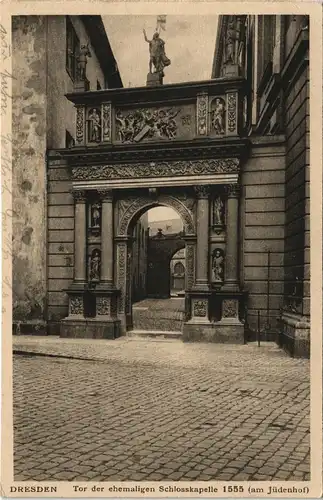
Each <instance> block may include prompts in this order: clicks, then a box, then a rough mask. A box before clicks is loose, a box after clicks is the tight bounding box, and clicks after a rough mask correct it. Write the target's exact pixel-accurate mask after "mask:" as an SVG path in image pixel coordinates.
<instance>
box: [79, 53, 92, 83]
mask: <svg viewBox="0 0 323 500" xmlns="http://www.w3.org/2000/svg"><path fill="white" fill-rule="evenodd" d="M88 57H91V52H90V49H89V46H88V45H81V49H80V53H79V55H78V57H77V70H78V79H79V80H80V81H84V80H86V65H87V58H88Z"/></svg>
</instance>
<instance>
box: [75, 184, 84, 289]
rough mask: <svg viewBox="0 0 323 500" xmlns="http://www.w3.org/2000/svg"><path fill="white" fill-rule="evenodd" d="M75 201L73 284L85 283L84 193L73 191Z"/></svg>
mask: <svg viewBox="0 0 323 500" xmlns="http://www.w3.org/2000/svg"><path fill="white" fill-rule="evenodd" d="M73 196H74V199H75V211H74V218H75V226H74V227H75V230H74V235H75V236H74V283H75V284H77V283H80V284H84V283H85V281H86V196H85V192H84V191H73Z"/></svg>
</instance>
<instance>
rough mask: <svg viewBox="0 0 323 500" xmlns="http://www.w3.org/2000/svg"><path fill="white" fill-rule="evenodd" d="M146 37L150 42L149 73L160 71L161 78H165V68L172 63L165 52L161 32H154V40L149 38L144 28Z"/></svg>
mask: <svg viewBox="0 0 323 500" xmlns="http://www.w3.org/2000/svg"><path fill="white" fill-rule="evenodd" d="M143 33H144V38H145V40H146V42H147V43H149V55H150V58H149V73H153V67H154V69H155V71H154V73H158V74H159V77H160V78H163V76H165V75H164V68H165V67H166V66H169V65H170V59H168V57H167V56H166V54H165V42H164V40H162V39H161V38H160V36H159V33H157V32H156V33H154V35H153V38H152V40H148V38H147V34H146V31H145V30H143Z"/></svg>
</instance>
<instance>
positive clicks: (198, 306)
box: [193, 300, 207, 318]
mask: <svg viewBox="0 0 323 500" xmlns="http://www.w3.org/2000/svg"><path fill="white" fill-rule="evenodd" d="M206 314H207V301H206V300H197V301H195V302H194V306H193V315H194V316H198V317H201V318H202V317H205V316H206Z"/></svg>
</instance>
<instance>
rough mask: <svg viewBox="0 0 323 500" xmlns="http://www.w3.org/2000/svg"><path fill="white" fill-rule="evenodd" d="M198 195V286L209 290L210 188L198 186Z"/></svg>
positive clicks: (196, 188) (196, 189)
mask: <svg viewBox="0 0 323 500" xmlns="http://www.w3.org/2000/svg"><path fill="white" fill-rule="evenodd" d="M195 192H196V195H197V206H196V218H197V224H196V226H197V231H196V232H197V245H196V286H195V288H198V289H203V290H208V289H209V279H208V274H209V188H208V186H196V187H195Z"/></svg>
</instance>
